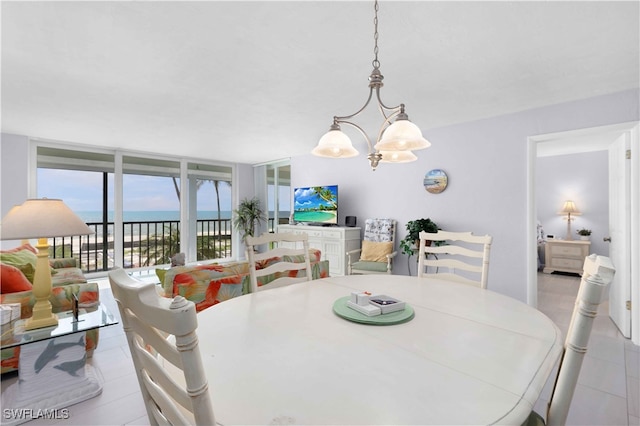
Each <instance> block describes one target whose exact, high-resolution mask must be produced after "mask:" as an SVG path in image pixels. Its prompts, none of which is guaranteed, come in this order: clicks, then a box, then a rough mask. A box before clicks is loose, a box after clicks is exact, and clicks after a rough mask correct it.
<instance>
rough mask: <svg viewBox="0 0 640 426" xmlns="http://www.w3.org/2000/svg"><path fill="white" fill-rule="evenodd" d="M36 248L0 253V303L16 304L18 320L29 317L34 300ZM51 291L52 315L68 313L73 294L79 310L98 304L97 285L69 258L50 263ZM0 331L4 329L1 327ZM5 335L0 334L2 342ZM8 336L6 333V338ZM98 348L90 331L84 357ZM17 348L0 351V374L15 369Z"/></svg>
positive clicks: (94, 334) (27, 247)
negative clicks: (18, 307) (18, 311)
mask: <svg viewBox="0 0 640 426" xmlns="http://www.w3.org/2000/svg"><path fill="white" fill-rule="evenodd" d="M35 253H36V249H35V248H33V247H32V246H31V245H29V244H23V245H21V246H20V247H16V248H14V249H11V250H2V251H0V268H1V269H0V289H1V290H0V291H1V293H0V304H2V305H7V304H10V303H19V304H20V318H29V317H31V315H32V309H33V305H34V304H35V302H36V300H35V297H34V295H33V292H32V290H31V285H32V282H33V273H34V271H35V262H36V254H35ZM50 266H51V279H52V285H53V287H52V290H51V297H50V298H49V301H50V302H51V306H52V309H53V312H54V313H55V312H63V311H70V310H71V309H72V301H73V295H77V297H78V302H79V303H78V304H79V307H80V308H84V309H92V308H96V307H97V306H98V304H99V294H100V291H99V288H98V284H97V283H87V280H86V278H85V276H84V274H83V273H82V270H81V269H79V268H77V267H76V266H77V261H76V259H73V258H65V259H55V260H51V261H50ZM3 331H5V330H4V327H3ZM5 338H7V336H4V335H3V340H4V339H5ZM8 338H11V335H10V334H9V337H8ZM97 346H98V330H97V329H96V330H90V331H88V332H87V334H86V349H87V356H91V355H92V354H93V350H94V349H95V348H96V347H97ZM19 357H20V347H13V348H8V349H3V350H2V351H1V361H0V366H1V373H2V374H4V373H8V372H10V371H14V370H17V369H18V360H19Z"/></svg>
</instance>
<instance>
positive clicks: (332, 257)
mask: <svg viewBox="0 0 640 426" xmlns="http://www.w3.org/2000/svg"><path fill="white" fill-rule="evenodd" d="M278 231H279V232H293V233H294V234H303V233H304V234H307V235H309V247H311V248H317V249H318V250H320V251H321V252H322V259H321V260H328V261H329V274H330V275H331V276H341V275H346V274H347V262H346V257H347V252H348V251H349V250H355V249H359V248H360V242H361V239H362V238H361V236H360V228H357V227H353V228H347V227H341V226H327V227H325V226H311V225H280V226H278Z"/></svg>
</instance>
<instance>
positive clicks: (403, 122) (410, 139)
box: [311, 0, 431, 170]
mask: <svg viewBox="0 0 640 426" xmlns="http://www.w3.org/2000/svg"><path fill="white" fill-rule="evenodd" d="M373 24H374V34H373V40H374V48H373V53H374V59H373V62H372V65H373V71H371V75H369V96H368V98H367V100H366V102H365V103H364V105H363V106H362V108H360V109H359V110H358V111H356V112H355V113H353V114H351V115H345V116H335V117H333V124H332V125H331V128H330V130H329V132H328V133H326V134H325V135H324V136H322V138H320V141H319V142H318V145H317V146H316V147H315V148H314V149H313V150H312V151H311V153H312V154H313V155H317V156H319V157H330V158H348V157H355V156H356V155H358V151H357V150H356V149H355V148H354V147H353V145H352V144H351V139H349V137H348V136H347V135H346V134H344V133H343V132H342V131H341V130H340V125H341V124H347V125H349V126H350V127H353V128H355V129H356V130H357V131H358V132H359V133H360V134H361V135H362V136H363V138H364V140H365V141H366V143H367V148H368V151H367V159H368V160H369V164H370V166H371V169H372V170H375V169H376V167H378V164H379V163H381V162H382V163H407V162H410V161H415V160H417V158H418V157H416V156H415V155H414V154H413V153H412V152H411V151H413V150H418V149H424V148H428V147H429V146H431V143H429V141H427V140H426V139H425V138H424V137H423V136H422V132H421V131H420V129H419V128H418V126H416V125H415V124H413V123H411V122H410V121H409V119H408V117H407V115H406V114H405V111H404V109H405V107H404V104H399V105H397V106H393V107H390V106H387V105H385V104H384V103H383V102H382V99H380V89H381V88H382V86H384V84H383V83H382V80H383V79H384V76H383V75H382V73H381V72H380V61H379V60H378V0H375V2H374V20H373ZM374 94H375V100H376V103H377V109H378V111H379V112H380V114H381V115H382V124H381V125H380V128H379V130H378V132H377V138H376V139H375V140H373V142H372V139H371V138H369V136H368V135H367V132H365V131H364V129H362V128H361V127H360V126H359V125H357V124H356V123H354V122H353V121H352V118H353V117H355V116H357V115H358V114H360V113H361V112H362V111H364V110H365V109H366V108H367V106H368V105H369V103H370V102H371V100H372V99H374ZM394 119H395V122H393V120H394ZM392 123H393V124H392Z"/></svg>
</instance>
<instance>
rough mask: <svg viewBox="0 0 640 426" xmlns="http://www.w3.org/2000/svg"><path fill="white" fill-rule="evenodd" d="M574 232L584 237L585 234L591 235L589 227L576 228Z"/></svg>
mask: <svg viewBox="0 0 640 426" xmlns="http://www.w3.org/2000/svg"><path fill="white" fill-rule="evenodd" d="M576 233H577V234H578V235H582V236H584V237H587V236H589V235H591V229H587V228H582V229H578V230H577V231H576Z"/></svg>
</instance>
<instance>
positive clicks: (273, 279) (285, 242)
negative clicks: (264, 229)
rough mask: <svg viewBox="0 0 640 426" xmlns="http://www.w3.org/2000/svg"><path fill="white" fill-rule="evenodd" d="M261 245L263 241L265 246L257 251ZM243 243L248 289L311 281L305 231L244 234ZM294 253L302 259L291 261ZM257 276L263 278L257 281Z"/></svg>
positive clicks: (294, 256)
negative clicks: (249, 286)
mask: <svg viewBox="0 0 640 426" xmlns="http://www.w3.org/2000/svg"><path fill="white" fill-rule="evenodd" d="M264 245H267V249H266V250H264V251H262V252H258V251H257V250H259V249H260V248H261V246H264ZM246 246H247V259H248V260H249V275H250V279H251V292H252V293H255V292H257V291H260V290H265V289H273V288H278V287H283V286H286V285H289V284H293V283H297V282H301V281H311V279H312V276H311V258H310V255H309V235H308V234H294V233H291V232H280V233H264V234H262V235H261V236H259V237H251V236H248V237H247V240H246ZM296 257H297V258H298V260H302V262H295V261H294V260H296V259H295V258H296ZM260 277H263V278H262V280H261V283H260V284H261V285H258V278H260Z"/></svg>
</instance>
